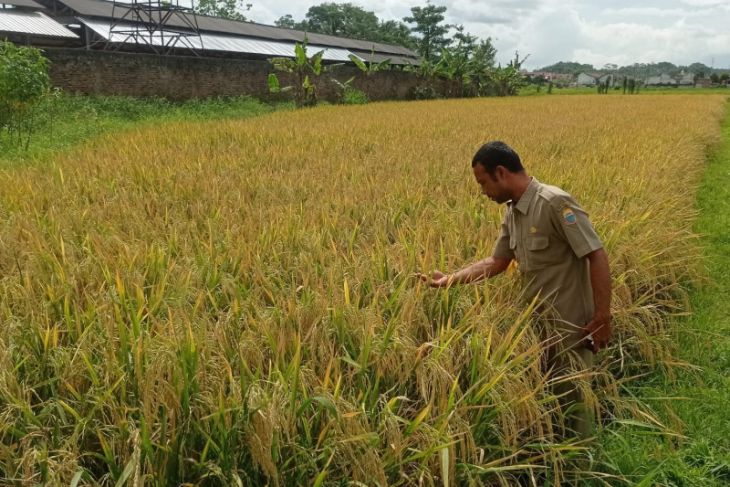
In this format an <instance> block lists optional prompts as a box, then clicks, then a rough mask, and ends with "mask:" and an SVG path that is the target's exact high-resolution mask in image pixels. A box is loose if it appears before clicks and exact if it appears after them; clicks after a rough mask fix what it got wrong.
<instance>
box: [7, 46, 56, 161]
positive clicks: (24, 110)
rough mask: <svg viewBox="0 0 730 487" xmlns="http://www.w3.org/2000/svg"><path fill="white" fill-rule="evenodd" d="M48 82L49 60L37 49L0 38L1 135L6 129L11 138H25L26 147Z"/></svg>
mask: <svg viewBox="0 0 730 487" xmlns="http://www.w3.org/2000/svg"><path fill="white" fill-rule="evenodd" d="M50 84H51V82H50V77H49V76H48V60H47V59H46V58H44V57H43V55H42V54H41V51H40V50H38V49H35V48H32V47H18V46H16V45H15V44H13V43H11V42H8V41H3V42H0V136H2V135H3V132H5V133H7V134H8V135H9V140H10V141H11V142H17V143H22V142H23V141H25V145H26V147H27V145H28V142H29V141H30V136H31V133H32V132H33V129H34V121H35V115H36V109H37V108H38V106H39V105H40V104H41V102H42V101H43V99H44V97H45V96H47V95H48V93H49V87H50ZM0 142H2V139H1V138H0Z"/></svg>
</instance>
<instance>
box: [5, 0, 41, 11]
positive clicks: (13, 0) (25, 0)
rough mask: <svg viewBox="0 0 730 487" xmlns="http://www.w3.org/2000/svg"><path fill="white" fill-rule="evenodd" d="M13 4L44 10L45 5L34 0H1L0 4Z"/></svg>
mask: <svg viewBox="0 0 730 487" xmlns="http://www.w3.org/2000/svg"><path fill="white" fill-rule="evenodd" d="M3 4H4V5H12V6H13V7H23V8H34V9H37V10H43V5H41V4H39V3H36V2H34V1H33V0H0V5H3Z"/></svg>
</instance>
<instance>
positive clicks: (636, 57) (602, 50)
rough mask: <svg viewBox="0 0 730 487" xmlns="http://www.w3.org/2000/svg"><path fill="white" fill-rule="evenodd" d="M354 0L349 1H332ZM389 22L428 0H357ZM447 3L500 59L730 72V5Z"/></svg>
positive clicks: (283, 10) (277, 5)
mask: <svg viewBox="0 0 730 487" xmlns="http://www.w3.org/2000/svg"><path fill="white" fill-rule="evenodd" d="M324 1H325V0H311V1H308V2H299V1H298V2H291V1H286V0H271V1H267V2H266V3H265V4H264V3H262V4H259V3H256V2H255V0H254V6H253V8H252V9H251V11H250V12H248V15H249V17H251V18H252V19H254V20H256V21H258V22H263V23H273V21H274V20H276V19H278V18H279V17H281V16H282V15H284V14H287V13H288V14H292V15H293V16H294V18H295V19H297V20H299V19H301V18H303V17H304V15H305V13H306V11H307V9H308V8H309V6H311V5H313V4H318V3H322V2H324ZM327 1H347V0H327ZM353 3H356V4H358V5H360V6H362V7H363V8H366V9H368V10H372V11H374V12H375V13H376V14H377V15H378V16H379V17H380V18H382V19H397V20H401V19H402V18H403V17H404V16H406V15H408V14H409V13H410V8H411V7H412V6H416V5H424V4H425V0H424V1H421V0H409V1H408V2H404V1H399V0H353ZM433 3H435V4H437V5H446V7H447V8H448V10H447V19H446V20H447V22H449V23H453V24H463V25H464V26H465V28H466V30H467V31H469V32H471V33H473V34H475V35H478V36H480V37H484V38H486V37H492V39H493V41H494V44H495V46H496V47H497V49H498V60H499V61H501V62H503V63H505V62H507V61H508V60H509V59H511V58H512V57H513V56H514V52H515V50H519V52H520V54H522V55H526V54H530V55H531V56H530V59H529V60H528V62H527V63H526V65H527V66H528V67H532V68H537V67H540V66H544V65H547V64H552V63H554V62H557V61H580V62H587V63H592V64H594V65H596V66H597V67H599V66H602V65H603V64H605V63H616V64H624V65H625V64H632V63H634V62H658V61H670V62H674V63H677V64H687V63H691V62H695V61H699V62H704V63H706V64H710V63H711V62H712V60H713V58H714V61H715V66H716V67H730V30H728V28H727V26H728V25H730V2H729V1H728V0H640V1H634V0H613V1H612V2H611V3H610V6H607V4H606V2H603V1H600V0H590V1H579V0H488V1H487V0H434V2H433Z"/></svg>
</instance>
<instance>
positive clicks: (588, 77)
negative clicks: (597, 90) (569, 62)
mask: <svg viewBox="0 0 730 487" xmlns="http://www.w3.org/2000/svg"><path fill="white" fill-rule="evenodd" d="M598 77H599V75H598V74H597V73H580V74H579V75H578V79H577V80H576V84H577V85H578V86H596V85H597V84H598Z"/></svg>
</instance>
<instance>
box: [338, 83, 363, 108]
mask: <svg viewBox="0 0 730 487" xmlns="http://www.w3.org/2000/svg"><path fill="white" fill-rule="evenodd" d="M369 101H370V100H369V99H368V96H367V95H366V94H365V92H364V91H361V90H358V89H357V88H352V87H349V88H346V89H345V90H344V92H343V93H342V103H343V104H344V105H364V104H366V103H368V102H369Z"/></svg>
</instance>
